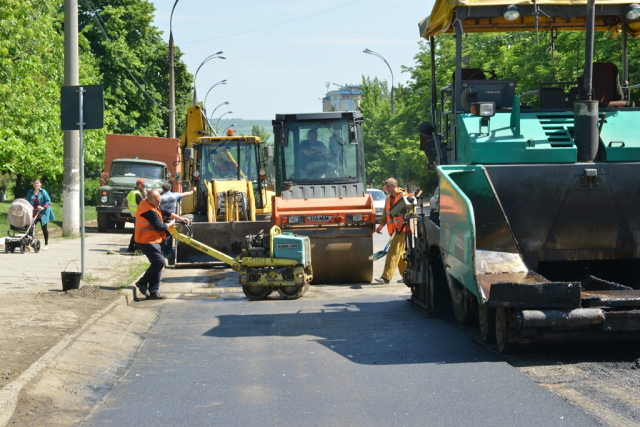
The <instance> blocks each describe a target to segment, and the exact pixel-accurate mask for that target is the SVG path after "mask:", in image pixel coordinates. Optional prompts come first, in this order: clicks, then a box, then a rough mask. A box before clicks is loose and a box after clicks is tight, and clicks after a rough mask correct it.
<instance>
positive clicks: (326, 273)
mask: <svg viewBox="0 0 640 427" xmlns="http://www.w3.org/2000/svg"><path fill="white" fill-rule="evenodd" d="M362 122H363V118H362V114H361V113H360V112H358V111H340V112H325V113H315V114H278V115H276V119H275V120H274V121H273V133H274V136H275V162H276V197H275V198H274V202H273V217H272V222H273V224H274V225H277V226H279V227H281V228H282V230H287V231H291V232H293V233H296V234H298V235H304V236H309V238H310V239H311V252H312V254H313V260H314V261H313V262H314V279H313V283H314V284H331V283H370V282H371V280H372V279H373V263H372V261H370V260H369V256H370V255H371V254H372V253H373V237H372V236H373V230H374V227H375V220H376V216H375V209H374V206H373V199H372V198H371V196H370V195H369V194H367V193H366V190H365V185H366V182H367V181H366V178H365V162H364V145H363V142H362Z"/></svg>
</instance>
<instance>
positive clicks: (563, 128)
mask: <svg viewBox="0 0 640 427" xmlns="http://www.w3.org/2000/svg"><path fill="white" fill-rule="evenodd" d="M639 9H640V6H638V5H637V4H633V2H632V1H618V0H616V1H597V2H595V1H594V0H589V1H588V3H587V2H584V1H577V2H575V1H574V2H569V1H554V0H548V1H544V2H542V1H539V2H537V3H536V2H524V3H523V2H518V3H511V2H509V1H506V0H473V1H470V2H465V3H464V6H462V5H459V6H458V3H456V2H451V1H449V0H436V2H435V5H434V8H433V12H432V14H431V16H429V17H428V18H427V19H425V20H424V21H423V22H422V23H421V24H420V31H421V36H422V37H424V38H426V39H428V40H429V43H430V48H431V69H432V76H431V77H432V82H434V83H433V85H434V86H432V105H431V112H432V123H423V124H422V125H421V127H420V133H421V142H422V143H423V147H425V153H426V154H427V156H428V157H429V164H430V166H431V167H435V165H436V158H437V161H438V162H439V165H438V166H437V172H438V177H439V200H437V201H435V203H432V204H431V206H430V210H429V212H422V213H421V211H420V209H419V208H418V213H417V214H414V215H408V217H409V219H410V220H411V221H413V222H414V230H415V232H414V233H413V234H412V235H409V236H408V241H407V248H408V250H407V253H406V259H407V261H408V263H409V268H408V269H407V271H406V272H405V275H404V281H405V283H406V284H407V285H409V286H411V288H412V290H413V294H412V301H413V303H414V304H415V305H417V306H419V307H422V308H423V309H425V310H426V311H428V312H433V311H438V310H439V309H440V308H442V307H443V304H451V302H449V300H448V297H449V295H450V297H451V300H452V303H453V309H454V313H455V316H456V318H457V319H458V320H459V321H461V322H465V323H466V322H471V321H474V320H478V321H479V323H480V331H481V335H482V338H483V339H484V340H486V341H491V340H497V345H498V348H499V350H500V351H509V350H512V349H513V347H514V346H518V345H520V344H526V343H533V342H545V341H569V340H575V341H578V340H579V341H611V340H629V339H631V340H637V339H638V338H639V337H640V291H639V290H637V289H638V281H637V280H638V278H639V277H640V276H639V274H640V268H639V267H640V263H639V260H640V246H639V245H640V215H639V212H640V197H639V195H638V189H640V126H638V123H640V109H638V108H635V107H634V105H633V103H632V102H630V100H629V90H630V89H633V88H635V87H637V85H636V86H629V84H628V82H627V81H628V61H627V58H628V56H627V37H628V36H629V35H631V36H634V37H636V36H638V35H639V34H640V19H639V18H640V10H639ZM564 30H566V31H584V32H585V37H586V41H585V43H584V45H583V46H584V47H585V51H586V52H585V56H584V74H582V73H580V74H581V75H580V76H578V78H577V79H576V81H574V82H568V81H548V82H547V81H545V82H540V84H539V88H538V90H535V91H531V92H529V93H526V94H522V95H520V96H518V95H516V94H517V93H518V82H517V81H516V80H515V79H513V78H511V77H510V76H508V75H505V76H496V75H495V73H492V72H487V70H482V69H480V68H475V69H473V68H471V69H470V68H463V64H466V65H467V66H476V67H478V66H481V64H483V58H482V52H481V51H467V50H463V49H464V43H465V41H466V40H467V38H465V37H464V34H465V33H473V32H496V31H502V32H508V31H550V32H552V34H553V33H556V32H557V31H564ZM594 31H607V32H610V33H612V34H613V35H618V33H621V37H620V40H621V42H620V43H621V46H622V52H621V55H620V57H619V58H618V57H617V58H611V59H612V60H615V61H616V62H618V63H619V64H621V74H622V75H621V77H622V82H621V81H620V78H619V70H618V67H617V66H616V65H614V64H612V63H604V62H600V63H598V62H596V63H594V62H593V57H594V36H593V34H594ZM445 33H454V35H455V43H456V50H455V72H454V73H453V77H452V76H451V74H449V75H448V76H447V78H446V79H447V81H449V82H451V83H450V84H448V85H447V86H446V87H445V88H444V89H439V90H438V89H436V87H435V81H436V67H435V58H436V57H438V55H439V54H438V53H437V52H435V47H436V43H435V40H434V38H435V37H450V36H449V35H446V34H445ZM441 35H442V36H441ZM476 46H477V45H476ZM596 49H597V46H596ZM597 56H598V57H602V56H603V55H601V54H599V55H597ZM463 57H464V59H463ZM531 60H532V61H533V60H535V58H533V57H532V58H531ZM557 60H558V59H557V58H556V61H557ZM572 61H573V60H572ZM548 64H549V63H548V62H545V63H543V65H544V66H549V65H548ZM549 75H553V73H550V74H549ZM438 94H439V96H440V99H439V100H438ZM525 95H530V96H533V97H537V98H528V99H524V96H525ZM525 100H526V101H528V105H527V104H525V103H524V101H525ZM406 211H408V209H407V210H406ZM447 288H448V291H449V292H446V289H447ZM443 289H444V290H445V291H444V292H443Z"/></svg>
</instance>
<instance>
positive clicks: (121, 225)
mask: <svg viewBox="0 0 640 427" xmlns="http://www.w3.org/2000/svg"><path fill="white" fill-rule="evenodd" d="M125 225H126V222H124V221H118V222H116V229H118V230H124V226H125Z"/></svg>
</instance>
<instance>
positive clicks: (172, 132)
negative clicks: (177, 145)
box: [169, 0, 180, 138]
mask: <svg viewBox="0 0 640 427" xmlns="http://www.w3.org/2000/svg"><path fill="white" fill-rule="evenodd" d="M179 1H180V0H176V2H175V3H174V4H173V9H171V17H170V18H169V138H175V137H176V87H175V76H174V74H173V28H172V21H173V11H174V10H175V8H176V5H177V4H178V2H179Z"/></svg>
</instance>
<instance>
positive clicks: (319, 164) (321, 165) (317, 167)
mask: <svg viewBox="0 0 640 427" xmlns="http://www.w3.org/2000/svg"><path fill="white" fill-rule="evenodd" d="M306 169H307V173H308V174H309V176H314V175H322V174H323V173H327V172H332V171H335V170H336V164H335V163H334V162H329V161H326V160H320V161H315V162H311V163H309V164H308V165H307V168H306Z"/></svg>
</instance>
